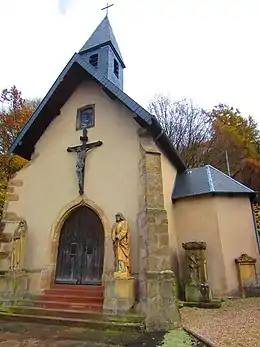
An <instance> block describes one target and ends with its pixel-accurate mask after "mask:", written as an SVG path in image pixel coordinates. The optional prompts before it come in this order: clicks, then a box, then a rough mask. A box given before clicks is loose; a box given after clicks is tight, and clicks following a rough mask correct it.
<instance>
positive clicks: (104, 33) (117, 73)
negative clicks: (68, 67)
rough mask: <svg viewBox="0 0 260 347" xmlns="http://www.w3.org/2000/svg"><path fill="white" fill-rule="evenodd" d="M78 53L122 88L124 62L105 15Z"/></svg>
mask: <svg viewBox="0 0 260 347" xmlns="http://www.w3.org/2000/svg"><path fill="white" fill-rule="evenodd" d="M79 54H80V55H81V56H82V57H83V58H84V59H86V60H87V61H88V63H89V64H91V65H92V66H93V67H95V68H96V69H97V70H98V72H100V73H101V74H103V75H104V76H105V77H107V78H108V79H109V80H110V81H111V82H113V83H114V84H115V85H116V86H117V87H119V88H120V89H122V90H123V80H124V78H123V72H124V71H123V70H124V68H125V64H124V61H123V58H122V54H121V52H120V50H119V46H118V44H117V42H116V38H115V35H114V33H113V30H112V27H111V25H110V22H109V19H108V16H107V15H106V16H105V18H104V19H103V20H102V22H101V23H100V24H99V25H98V27H97V28H96V30H95V31H94V32H93V34H92V35H91V36H90V38H89V39H88V40H87V42H86V43H85V44H84V46H83V47H82V48H81V49H80V51H79Z"/></svg>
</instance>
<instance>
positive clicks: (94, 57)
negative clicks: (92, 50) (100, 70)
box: [89, 54, 98, 67]
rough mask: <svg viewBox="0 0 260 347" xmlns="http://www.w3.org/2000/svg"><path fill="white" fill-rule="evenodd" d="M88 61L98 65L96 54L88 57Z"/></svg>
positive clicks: (95, 65)
mask: <svg viewBox="0 0 260 347" xmlns="http://www.w3.org/2000/svg"><path fill="white" fill-rule="evenodd" d="M89 63H90V64H91V65H92V66H94V67H97V66H98V54H93V55H91V56H90V57H89Z"/></svg>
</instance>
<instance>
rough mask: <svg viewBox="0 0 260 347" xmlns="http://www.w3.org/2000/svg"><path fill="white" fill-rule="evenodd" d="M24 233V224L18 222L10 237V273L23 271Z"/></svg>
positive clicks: (25, 225) (25, 226)
mask: <svg viewBox="0 0 260 347" xmlns="http://www.w3.org/2000/svg"><path fill="white" fill-rule="evenodd" d="M26 231H27V224H26V222H25V221H20V222H19V225H18V227H17V228H16V230H15V232H14V234H13V237H12V251H11V260H10V270H11V271H21V270H23V269H24V257H25V246H26Z"/></svg>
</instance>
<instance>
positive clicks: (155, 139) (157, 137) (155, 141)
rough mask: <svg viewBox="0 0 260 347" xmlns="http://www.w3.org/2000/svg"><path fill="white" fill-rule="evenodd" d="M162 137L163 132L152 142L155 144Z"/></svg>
mask: <svg viewBox="0 0 260 347" xmlns="http://www.w3.org/2000/svg"><path fill="white" fill-rule="evenodd" d="M162 136H163V130H161V131H160V133H159V134H158V135H157V136H156V137H155V138H154V142H157V141H158V140H159V139H160V138H161V137H162Z"/></svg>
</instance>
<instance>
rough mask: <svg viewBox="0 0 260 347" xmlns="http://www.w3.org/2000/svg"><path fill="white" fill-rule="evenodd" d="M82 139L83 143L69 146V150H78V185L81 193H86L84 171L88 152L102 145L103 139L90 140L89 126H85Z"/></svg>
mask: <svg viewBox="0 0 260 347" xmlns="http://www.w3.org/2000/svg"><path fill="white" fill-rule="evenodd" d="M80 140H81V141H82V144H81V145H77V146H71V147H68V148H67V152H76V153H77V163H76V174H77V176H78V186H79V194H80V195H83V194H84V173H85V159H86V155H87V152H88V151H90V150H91V149H93V148H95V147H99V146H101V145H102V143H103V142H102V141H96V142H92V143H87V142H88V136H87V128H83V136H80Z"/></svg>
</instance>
